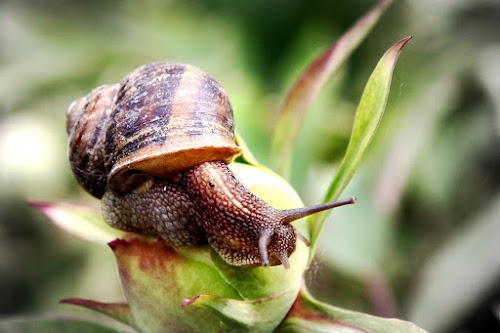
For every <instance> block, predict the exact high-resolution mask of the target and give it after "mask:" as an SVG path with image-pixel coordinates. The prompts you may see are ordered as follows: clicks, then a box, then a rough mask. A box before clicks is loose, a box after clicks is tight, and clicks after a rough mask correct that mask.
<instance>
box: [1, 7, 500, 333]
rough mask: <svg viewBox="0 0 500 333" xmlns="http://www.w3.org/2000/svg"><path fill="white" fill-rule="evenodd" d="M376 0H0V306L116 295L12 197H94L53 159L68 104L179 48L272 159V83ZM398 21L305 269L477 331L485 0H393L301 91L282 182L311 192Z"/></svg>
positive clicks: (346, 291) (488, 105)
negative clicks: (360, 136)
mask: <svg viewBox="0 0 500 333" xmlns="http://www.w3.org/2000/svg"><path fill="white" fill-rule="evenodd" d="M374 4H375V1H372V0H353V1H334V0H277V1H263V0H255V1H232V0H205V1H180V0H171V1H160V0H148V1H131V0H130V1H118V0H116V1H111V0H100V1H96V0H91V1H69V0H45V1H27V0H26V1H22V0H21V1H8V0H7V1H5V0H4V1H3V2H2V3H1V4H0V316H1V317H9V316H13V315H16V316H19V315H24V314H32V313H47V312H51V311H58V312H61V311H84V310H76V309H73V308H72V307H71V306H67V305H59V304H58V303H57V302H58V300H59V299H62V298H66V297H82V298H90V299H96V300H101V301H120V300H121V299H122V297H123V296H122V295H121V291H120V287H119V282H118V275H117V272H116V266H115V264H114V259H113V257H112V254H111V251H109V249H108V248H106V247H105V246H102V247H101V246H96V245H93V244H87V243H85V242H84V241H81V240H79V239H76V238H75V237H73V236H71V235H68V234H66V233H65V232H64V231H61V230H59V229H58V228H56V227H55V226H53V225H52V224H51V223H50V222H49V221H48V220H47V219H46V218H44V217H43V216H42V215H41V214H40V213H38V212H36V211H34V209H32V208H31V207H29V206H28V205H27V204H26V203H25V200H59V199H64V200H70V201H78V202H88V203H90V204H95V205H97V204H98V202H97V201H96V200H94V199H92V198H90V196H89V195H87V194H86V193H84V192H83V190H81V189H80V188H79V187H78V186H77V184H76V181H75V180H74V179H73V177H72V174H71V171H70V169H69V165H68V162H67V160H66V134H65V112H66V109H67V107H68V105H69V104H70V103H71V101H73V100H74V99H76V98H79V97H81V96H83V95H85V94H87V93H88V92H89V91H90V90H91V89H92V88H94V87H95V86H98V85H101V84H105V83H114V82H118V81H120V80H121V78H122V77H123V76H125V75H126V74H127V73H128V72H130V71H131V70H132V69H134V68H136V67H138V66H140V65H142V64H145V63H148V62H152V61H163V60H168V61H178V62H186V63H190V64H193V65H195V66H197V67H199V68H201V69H203V70H205V71H206V72H208V73H210V74H212V75H213V76H214V77H216V78H217V79H218V81H220V82H221V84H222V85H223V86H224V87H225V88H226V90H227V92H228V94H229V96H230V98H231V101H232V104H233V108H234V112H235V118H236V123H237V127H238V129H239V131H240V132H241V134H242V136H243V137H244V138H245V140H246V141H247V144H248V145H249V147H250V149H251V150H252V151H253V152H254V154H255V155H256V157H257V158H258V159H259V161H261V162H262V163H263V164H264V165H268V166H271V165H270V164H269V163H270V161H271V159H270V158H269V154H270V152H269V140H270V138H271V136H272V133H273V129H274V126H275V123H276V118H277V111H278V110H279V107H280V105H281V103H282V102H283V99H284V96H285V94H286V92H287V90H288V89H289V88H290V87H291V85H292V84H293V82H294V80H295V79H296V78H297V76H298V75H299V74H300V72H301V71H302V70H304V68H305V66H307V64H308V63H309V62H310V61H311V60H312V59H314V57H315V56H317V55H319V53H320V52H321V51H323V50H325V49H326V48H327V47H328V46H329V45H330V44H331V43H332V42H334V41H335V40H336V39H337V38H338V37H339V36H340V35H341V33H342V32H344V31H345V30H347V29H348V28H349V26H350V25H351V24H352V23H354V22H355V20H356V19H357V18H359V17H360V16H362V15H363V14H364V13H365V12H366V11H367V10H369V9H370V8H371V7H372V6H373V5H374ZM409 35H413V36H414V38H413V40H412V41H411V42H410V43H409V44H408V45H407V46H406V48H405V50H404V51H403V54H402V55H401V57H400V60H399V62H398V64H397V66H396V70H395V75H394V78H393V82H392V90H391V93H390V97H389V102H388V106H387V110H386V114H385V115H384V119H383V121H382V124H381V126H380V128H379V131H378V133H377V135H376V137H375V140H374V141H373V144H372V145H371V146H370V148H369V151H368V154H367V156H365V158H364V159H363V160H362V162H361V165H360V169H359V170H358V172H357V173H356V175H355V177H354V178H353V181H352V182H351V184H350V185H349V187H348V188H347V190H346V191H345V192H344V194H345V196H351V195H355V196H357V197H358V199H359V203H358V204H357V205H356V206H355V207H350V208H349V209H347V208H346V209H338V210H336V211H335V213H334V214H332V216H331V218H330V219H329V222H328V223H327V226H326V228H325V230H324V233H323V234H322V236H321V247H320V248H319V251H318V253H317V258H316V260H315V262H314V263H313V265H312V266H311V269H310V270H309V272H308V274H307V279H308V284H309V286H310V289H311V290H312V293H313V294H314V295H315V296H316V297H317V298H319V299H321V300H324V301H326V302H329V303H331V304H334V305H338V306H342V307H346V308H349V309H354V310H359V311H364V312H368V313H373V314H377V315H382V316H391V317H393V316H395V317H400V318H404V319H407V320H411V321H414V322H415V323H417V324H418V325H420V326H422V327H423V328H425V329H427V330H429V331H432V332H486V331H493V330H495V329H498V328H499V318H500V191H499V190H500V140H499V135H500V2H498V1H495V0H476V1H467V0H420V1H410V0H408V1H396V2H395V3H394V4H393V5H392V6H391V7H390V8H389V10H388V11H387V12H386V14H385V15H384V16H383V17H382V18H381V20H380V22H379V23H378V24H377V25H376V26H375V28H374V30H373V32H372V33H371V34H370V35H369V37H368V38H367V39H366V41H365V42H364V43H363V44H362V45H361V47H360V48H359V49H358V50H357V51H356V52H355V53H354V54H353V56H352V57H351V58H350V59H349V61H348V62H347V63H346V64H345V65H344V66H343V67H342V68H341V70H340V71H339V73H337V75H335V76H334V77H333V78H332V79H331V80H330V82H329V83H328V85H327V86H326V88H325V89H324V90H323V91H322V93H321V94H320V96H319V98H318V99H317V100H316V101H315V102H314V104H313V105H312V107H311V110H310V113H309V114H308V116H307V118H306V120H305V123H304V126H303V130H302V131H301V134H300V137H299V142H298V144H297V147H296V150H295V156H294V168H293V173H292V184H293V186H294V187H295V188H296V189H297V191H298V192H299V194H301V196H302V197H303V200H304V201H305V203H306V204H313V203H317V202H319V201H320V200H321V198H322V196H323V193H324V191H325V190H326V187H327V185H328V183H329V181H330V180H331V179H332V177H333V174H334V171H335V168H336V166H337V165H338V163H339V159H340V158H341V157H342V154H343V152H344V150H345V147H346V144H347V141H348V139H349V133H350V130H351V126H352V120H353V116H354V112H355V109H356V105H357V102H358V100H359V98H360V96H361V93H362V90H363V86H364V84H365V82H366V80H367V79H368V76H369V74H370V73H371V71H372V70H373V68H374V66H375V64H376V62H377V60H378V59H379V58H380V57H381V56H382V54H383V53H384V52H385V50H387V49H388V48H389V47H390V46H391V45H392V44H394V43H395V42H396V41H398V40H400V39H401V38H403V37H406V36H409Z"/></svg>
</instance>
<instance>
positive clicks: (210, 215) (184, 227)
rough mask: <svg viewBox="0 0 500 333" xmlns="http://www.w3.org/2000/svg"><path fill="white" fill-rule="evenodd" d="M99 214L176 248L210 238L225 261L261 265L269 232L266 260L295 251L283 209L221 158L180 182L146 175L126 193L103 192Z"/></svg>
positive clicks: (115, 224)
mask: <svg viewBox="0 0 500 333" xmlns="http://www.w3.org/2000/svg"><path fill="white" fill-rule="evenodd" d="M102 207H103V215H104V218H105V219H106V221H107V222H108V223H109V224H111V225H112V226H113V227H115V228H118V229H123V230H126V231H132V232H139V233H142V234H150V235H155V236H159V237H161V238H162V239H164V240H166V241H167V242H168V243H169V244H171V245H172V246H174V247H184V246H190V245H196V244H200V243H204V242H206V241H208V243H209V244H210V245H211V246H212V247H213V248H214V250H215V251H216V252H218V253H219V255H220V256H221V257H222V258H223V259H224V260H225V261H226V262H228V263H229V264H231V265H235V266H246V267H251V266H257V265H261V264H262V258H261V253H260V252H259V239H260V237H261V235H262V234H263V233H269V234H270V235H271V237H270V238H269V244H267V252H268V256H269V258H268V260H269V264H270V265H279V264H282V263H284V264H285V265H286V266H287V265H288V260H287V259H288V257H289V256H290V255H291V254H292V253H293V251H294V250H295V244H296V239H297V236H296V233H295V228H294V227H293V226H292V225H290V224H286V225H283V224H281V219H282V218H283V213H282V211H280V210H277V209H275V208H273V207H271V206H269V205H268V204H267V203H265V202H264V201H263V200H261V199H259V198H258V197H257V196H255V195H254V194H252V193H251V192H250V191H248V190H247V189H246V188H245V187H244V186H243V185H241V184H240V183H239V182H238V180H237V179H236V177H235V176H234V174H233V173H232V172H231V171H230V170H229V168H228V167H227V166H226V164H225V163H223V162H221V161H214V162H205V163H202V164H199V165H196V166H194V167H192V168H190V169H188V170H186V171H185V172H183V173H182V178H181V180H180V181H179V182H178V183H175V182H171V181H168V180H165V179H161V178H158V177H150V178H149V179H147V180H146V181H145V182H144V185H142V186H141V187H139V188H137V189H136V190H135V191H133V192H131V193H127V194H123V195H121V194H118V193H116V192H113V191H109V192H107V193H106V194H105V195H104V197H103V198H102Z"/></svg>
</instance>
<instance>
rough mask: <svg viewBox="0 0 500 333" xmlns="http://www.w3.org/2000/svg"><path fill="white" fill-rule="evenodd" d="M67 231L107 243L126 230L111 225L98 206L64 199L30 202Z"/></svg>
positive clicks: (95, 241)
mask: <svg viewBox="0 0 500 333" xmlns="http://www.w3.org/2000/svg"><path fill="white" fill-rule="evenodd" d="M28 204H29V205H31V206H32V207H34V208H36V209H38V210H39V211H40V212H42V213H43V214H45V215H46V216H47V217H48V218H49V219H50V220H51V221H52V222H54V223H55V224H56V225H57V226H59V227H60V228H62V229H64V230H66V231H67V232H69V233H71V234H73V235H75V236H77V237H80V238H82V239H85V240H87V241H90V242H94V243H98V244H101V245H105V244H106V243H108V242H110V241H112V240H113V239H115V238H117V237H123V235H124V232H123V231H120V230H117V229H114V228H112V227H110V226H109V225H108V224H107V223H106V222H104V219H103V218H102V215H101V212H100V210H99V209H98V208H96V207H92V206H86V205H82V204H74V203H68V202H63V201H54V202H34V201H32V202H28Z"/></svg>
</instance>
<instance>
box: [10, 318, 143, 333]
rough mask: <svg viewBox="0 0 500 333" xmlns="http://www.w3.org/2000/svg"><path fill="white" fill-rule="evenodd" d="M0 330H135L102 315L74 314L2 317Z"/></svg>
mask: <svg viewBox="0 0 500 333" xmlns="http://www.w3.org/2000/svg"><path fill="white" fill-rule="evenodd" d="M0 332H5V333H7V332H12V333H15V332H23V333H39V332H51V333H66V332H76V333H80V332H81V333H85V332H93V333H116V332H122V333H123V332H128V333H133V332H136V330H134V329H133V328H131V327H129V326H126V325H123V324H122V323H119V322H117V321H115V320H112V319H108V318H104V317H97V316H88V315H74V314H71V315H69V314H49V315H41V316H21V317H14V318H2V319H1V320H0Z"/></svg>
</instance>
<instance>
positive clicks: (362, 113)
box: [310, 37, 411, 251]
mask: <svg viewBox="0 0 500 333" xmlns="http://www.w3.org/2000/svg"><path fill="white" fill-rule="evenodd" d="M410 39H411V37H407V38H404V39H402V40H400V41H399V42H397V43H396V44H394V45H393V46H392V47H391V48H390V49H389V50H388V51H387V52H386V53H385V54H384V56H383V57H382V58H381V59H380V61H379V62H378V64H377V66H376V67H375V70H374V71H373V73H372V74H371V76H370V78H369V79H368V82H367V84H366V87H365V90H364V92H363V95H362V97H361V101H360V102H359V105H358V110H357V111H356V118H355V119H354V125H353V130H352V133H351V138H350V140H349V144H348V146H347V150H346V153H345V155H344V158H343V159H342V162H341V163H340V166H339V169H338V170H337V173H336V174H335V177H334V179H333V181H332V183H331V184H330V187H329V189H328V192H327V194H326V196H325V199H324V201H325V202H327V201H332V200H336V199H338V198H339V196H340V194H341V193H342V191H343V190H344V189H345V187H346V186H347V184H348V183H349V181H350V180H351V178H352V176H353V174H354V172H355V171H356V169H357V167H358V164H359V162H360V160H361V158H362V157H363V154H364V153H365V151H366V148H367V147H368V145H369V143H370V142H371V140H372V138H373V136H374V135H375V132H376V131H377V128H378V125H379V123H380V121H381V119H382V115H383V114H384V110H385V105H386V103H387V97H388V96H389V90H390V87H391V79H392V73H393V71H394V66H395V65H396V61H397V59H398V57H399V54H400V53H401V50H402V49H403V47H404V46H405V44H406V43H407V42H408V41H409V40H410ZM328 214H329V212H325V213H319V214H317V215H314V216H313V217H311V219H310V230H311V248H312V251H314V247H315V244H316V240H317V239H318V236H319V233H320V232H321V229H322V227H323V224H324V222H325V219H326V217H327V216H328Z"/></svg>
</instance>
